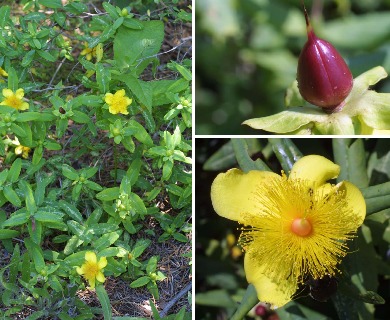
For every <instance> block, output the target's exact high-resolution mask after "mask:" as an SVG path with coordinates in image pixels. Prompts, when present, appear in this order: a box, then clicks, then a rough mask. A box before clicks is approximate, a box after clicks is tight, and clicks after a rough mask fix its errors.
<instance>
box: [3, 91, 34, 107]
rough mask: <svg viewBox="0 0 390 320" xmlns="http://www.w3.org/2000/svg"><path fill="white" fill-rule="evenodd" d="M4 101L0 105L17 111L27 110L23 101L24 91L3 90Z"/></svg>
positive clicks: (26, 104) (27, 105)
mask: <svg viewBox="0 0 390 320" xmlns="http://www.w3.org/2000/svg"><path fill="white" fill-rule="evenodd" d="M3 96H4V100H3V101H2V102H1V103H0V105H3V106H9V107H12V108H15V109H17V110H27V109H28V108H29V104H28V103H27V102H25V101H23V97H24V90H23V89H17V90H16V91H15V92H13V91H12V90H11V89H6V88H5V89H3Z"/></svg>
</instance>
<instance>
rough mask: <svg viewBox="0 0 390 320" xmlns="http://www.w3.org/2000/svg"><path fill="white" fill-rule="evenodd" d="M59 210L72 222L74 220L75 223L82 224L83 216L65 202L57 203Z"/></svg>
mask: <svg viewBox="0 0 390 320" xmlns="http://www.w3.org/2000/svg"><path fill="white" fill-rule="evenodd" d="M59 204H60V208H61V209H62V210H63V211H64V212H65V213H66V214H67V215H68V216H69V217H71V218H72V219H73V220H76V221H77V222H80V223H82V222H83V216H82V215H81V213H80V211H79V210H78V209H77V208H76V207H75V206H74V205H73V204H70V203H69V202H66V201H65V200H60V201H59Z"/></svg>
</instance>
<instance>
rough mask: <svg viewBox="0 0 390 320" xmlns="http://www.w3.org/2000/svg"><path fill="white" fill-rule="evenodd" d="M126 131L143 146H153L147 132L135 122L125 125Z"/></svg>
mask: <svg viewBox="0 0 390 320" xmlns="http://www.w3.org/2000/svg"><path fill="white" fill-rule="evenodd" d="M126 129H129V130H131V131H132V132H134V133H133V135H134V137H135V138H136V139H137V140H138V141H139V142H142V143H143V144H145V145H146V146H148V147H150V146H153V140H152V138H151V137H150V135H149V134H148V132H147V131H146V130H145V128H144V127H143V126H142V125H141V124H139V123H138V122H137V121H135V120H130V121H129V123H128V124H127V127H126Z"/></svg>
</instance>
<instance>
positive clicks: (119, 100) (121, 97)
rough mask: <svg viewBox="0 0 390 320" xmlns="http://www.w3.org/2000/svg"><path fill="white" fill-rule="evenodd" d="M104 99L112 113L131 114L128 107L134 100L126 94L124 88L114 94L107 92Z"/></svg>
mask: <svg viewBox="0 0 390 320" xmlns="http://www.w3.org/2000/svg"><path fill="white" fill-rule="evenodd" d="M104 101H105V102H106V103H107V104H108V111H109V112H110V113H112V114H118V113H122V114H129V112H128V111H127V107H128V106H129V105H130V104H131V103H132V102H133V100H132V99H130V98H129V97H127V96H126V92H125V90H124V89H121V90H118V91H117V92H115V93H114V94H112V93H106V95H105V96H104Z"/></svg>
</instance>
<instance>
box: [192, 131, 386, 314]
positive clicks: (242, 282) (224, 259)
mask: <svg viewBox="0 0 390 320" xmlns="http://www.w3.org/2000/svg"><path fill="white" fill-rule="evenodd" d="M245 140H246V142H247V143H248V154H249V155H251V158H252V159H253V160H255V159H262V160H263V161H264V162H265V163H266V164H267V165H268V166H269V167H270V168H271V170H272V171H273V172H276V173H280V172H281V170H282V167H281V165H280V163H279V161H278V160H277V158H276V156H275V153H274V152H273V149H272V147H271V145H270V144H269V143H268V139H245ZM340 140H344V139H340ZM292 141H293V142H294V143H295V145H296V146H297V147H298V149H299V150H300V151H301V152H302V154H303V155H308V154H319V155H323V156H325V157H326V158H328V159H330V160H332V161H334V155H333V146H332V139H327V138H319V139H318V138H315V139H314V138H306V139H305V138H297V139H292ZM345 144H346V145H348V146H349V147H348V148H349V150H353V149H354V150H357V149H358V148H361V149H362V150H364V151H363V154H364V156H363V157H362V158H363V159H361V157H360V158H359V159H358V157H355V159H353V161H354V162H355V163H363V164H364V166H366V167H367V170H366V172H365V173H364V174H367V177H368V184H369V185H376V184H380V183H384V182H387V181H389V180H390V139H384V138H383V139H364V140H362V139H360V140H359V139H345ZM359 145H360V147H359ZM195 149H196V152H195V155H196V156H195V159H196V162H195V172H196V174H195V175H194V177H195V209H196V210H195V213H194V214H195V244H194V246H195V293H196V295H195V317H196V319H199V320H214V319H218V320H227V319H229V318H230V316H231V314H232V312H233V311H234V310H235V308H236V307H237V305H238V304H237V303H238V302H240V301H241V299H242V297H243V295H244V292H245V290H246V288H247V286H248V283H247V282H246V279H245V274H244V270H243V254H242V252H241V250H240V249H239V248H238V247H237V245H236V244H237V243H236V242H237V239H238V237H239V235H240V230H239V228H240V227H241V226H240V225H239V224H238V223H236V222H234V221H231V220H228V219H224V218H222V217H220V216H218V215H217V214H216V213H215V211H214V209H213V207H212V205H211V200H210V187H211V184H212V182H213V180H214V179H215V177H216V176H217V174H218V173H220V172H225V171H226V170H228V169H230V168H233V167H236V168H238V167H239V166H238V164H237V162H236V158H235V155H234V151H233V147H232V144H231V142H230V139H218V138H212V139H209V138H197V139H196V143H195ZM348 157H349V156H348ZM342 170H344V169H342ZM379 217H381V218H380V219H382V220H378V219H379ZM389 222H390V209H385V210H382V211H381V212H378V213H374V214H372V215H370V216H369V218H368V219H366V221H365V226H366V230H369V232H370V233H371V234H372V239H373V240H371V241H369V243H368V244H367V246H368V247H371V248H375V250H374V249H372V254H373V255H374V257H376V258H375V259H377V261H380V265H381V269H380V270H379V269H377V267H376V262H374V261H373V259H372V256H371V257H368V256H365V258H364V263H363V264H360V263H359V265H356V268H357V269H358V270H360V272H361V273H362V274H361V275H360V276H361V277H362V278H364V279H365V281H367V282H365V283H364V285H365V287H366V290H374V291H376V292H377V293H378V294H379V295H381V296H382V297H383V298H384V299H385V300H386V304H384V305H375V306H374V305H371V304H370V305H368V306H369V307H368V308H370V310H371V312H372V313H373V317H371V315H366V318H364V319H363V320H371V319H380V320H386V319H389V314H390V225H389ZM366 241H368V240H366ZM370 250H371V249H370ZM359 251H361V252H362V251H364V250H363V249H362V247H361V248H360V250H359ZM367 272H368V275H367ZM363 275H364V276H363ZM366 277H368V278H369V280H370V282H372V284H370V283H369V281H368V280H367V279H366ZM370 286H371V289H367V288H370ZM351 316H352V315H351ZM248 319H253V318H250V317H248ZM256 319H257V320H260V319H261V318H259V317H257V318H256ZM277 319H280V320H303V319H310V320H327V319H328V320H329V319H333V320H337V319H339V318H338V316H337V314H336V310H335V308H334V305H333V303H332V301H331V300H330V299H329V300H328V301H327V302H318V301H316V300H313V299H312V298H311V297H301V298H299V299H297V300H294V301H292V302H290V303H289V304H287V305H286V306H285V307H283V308H280V309H278V311H277V314H273V317H271V316H270V315H269V316H268V317H263V320H277ZM349 319H358V317H357V315H356V318H355V317H353V316H352V317H351V318H349ZM343 320H344V319H343Z"/></svg>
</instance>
